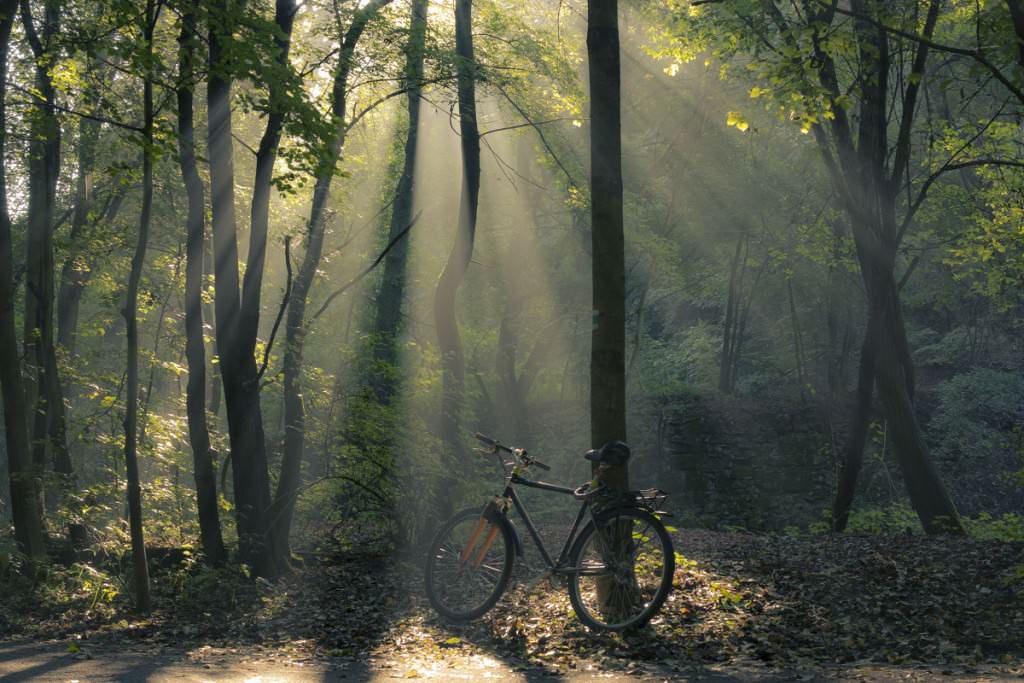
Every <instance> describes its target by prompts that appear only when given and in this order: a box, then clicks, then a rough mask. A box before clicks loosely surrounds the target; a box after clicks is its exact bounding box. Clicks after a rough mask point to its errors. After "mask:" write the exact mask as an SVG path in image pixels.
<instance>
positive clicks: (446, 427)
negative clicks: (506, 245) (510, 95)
mask: <svg viewBox="0 0 1024 683" xmlns="http://www.w3.org/2000/svg"><path fill="white" fill-rule="evenodd" d="M455 52H456V56H457V67H458V68H457V71H458V99H459V133H460V134H461V140H460V143H461V148H462V193H461V198H460V201H459V219H458V225H457V226H456V230H455V240H454V244H453V245H452V250H451V252H450V253H449V255H448V261H447V263H445V266H444V270H442V271H441V276H440V277H439V278H438V280H437V288H436V289H435V290H434V324H435V326H436V328H437V345H438V349H439V351H440V354H441V413H440V432H441V443H442V456H441V470H442V475H441V477H440V480H439V482H438V483H439V486H440V488H439V490H438V492H437V496H436V497H437V502H438V509H439V512H440V513H441V515H442V516H447V515H448V514H450V513H451V511H452V509H453V506H454V503H455V500H454V497H455V492H454V487H455V484H456V478H455V473H456V472H458V471H459V469H460V468H461V466H462V461H463V457H462V456H463V455H464V453H463V448H462V439H461V436H462V435H461V431H462V422H461V412H462V396H463V387H464V385H465V376H466V363H465V358H464V356H463V351H462V340H461V338H460V337H459V322H458V318H457V316H456V300H457V295H458V292H459V286H460V285H461V284H462V280H463V278H464V277H465V275H466V270H467V268H469V261H470V259H471V258H472V256H473V242H474V240H475V238H476V217H477V208H478V205H479V200H480V132H479V129H478V126H477V120H476V71H477V69H476V62H475V57H474V54H473V1H472V0H456V2H455Z"/></svg>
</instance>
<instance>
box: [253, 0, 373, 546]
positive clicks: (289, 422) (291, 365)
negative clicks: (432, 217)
mask: <svg viewBox="0 0 1024 683" xmlns="http://www.w3.org/2000/svg"><path fill="white" fill-rule="evenodd" d="M389 2H391V0H373V1H372V2H369V3H368V4H366V5H365V6H363V7H362V8H360V9H358V10H357V11H356V13H355V15H354V16H353V17H352V23H351V24H350V25H349V27H348V30H347V31H346V32H345V35H344V36H343V38H342V40H341V49H340V53H339V55H338V64H337V67H336V68H335V73H334V85H333V91H332V100H331V116H332V118H333V119H334V124H335V131H336V132H335V135H334V138H333V139H332V140H331V141H330V143H329V144H328V148H327V150H326V155H325V158H324V159H323V160H322V161H323V165H322V166H321V168H320V172H319V173H318V175H317V179H316V185H315V186H314V188H313V200H312V203H311V205H310V210H309V222H308V223H307V226H306V254H305V256H304V257H303V260H302V265H301V267H300V268H299V272H298V274H297V275H296V276H295V282H294V283H293V284H292V293H291V298H290V299H289V300H288V318H287V322H286V323H285V350H284V422H285V435H284V456H283V458H282V460H281V476H280V478H279V479H278V483H277V490H276V492H275V494H274V504H273V508H272V512H271V516H270V520H271V521H270V524H271V533H272V536H273V539H274V544H275V551H276V552H277V554H278V562H279V563H284V564H287V562H288V561H289V559H290V557H291V545H290V540H289V535H290V532H291V525H292V517H293V515H294V512H295V499H296V497H297V496H298V494H299V489H300V487H301V485H302V457H303V451H304V450H305V441H306V411H305V406H304V405H303V401H302V354H303V350H304V347H305V335H306V303H307V300H308V297H309V290H310V288H311V287H312V286H313V280H314V278H315V277H316V272H317V270H318V269H319V267H320V257H321V255H322V254H323V245H324V233H325V228H326V220H327V218H326V215H325V214H326V209H327V202H328V200H329V199H330V194H331V182H332V180H333V179H334V174H335V172H336V168H337V165H338V161H339V160H340V158H341V151H342V149H343V147H344V145H345V136H346V135H347V133H348V128H347V127H346V125H345V108H346V101H347V94H348V93H347V91H348V78H349V74H350V73H351V70H352V65H353V57H354V56H355V49H356V45H358V43H359V39H360V37H362V35H363V31H364V30H365V29H366V24H367V22H369V20H370V19H371V18H373V17H374V16H375V15H376V14H377V13H378V12H379V11H380V9H381V8H382V7H384V6H385V5H387V4H388V3H389Z"/></svg>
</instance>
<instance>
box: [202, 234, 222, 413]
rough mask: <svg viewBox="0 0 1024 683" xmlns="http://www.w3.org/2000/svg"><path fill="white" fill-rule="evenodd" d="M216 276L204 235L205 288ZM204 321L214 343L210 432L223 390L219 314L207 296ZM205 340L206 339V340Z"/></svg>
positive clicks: (211, 247)
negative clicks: (219, 356) (218, 343)
mask: <svg viewBox="0 0 1024 683" xmlns="http://www.w3.org/2000/svg"><path fill="white" fill-rule="evenodd" d="M211 277H215V274H214V266H213V240H212V239H211V238H210V235H209V234H208V233H207V234H204V235H203V288H204V289H205V288H206V286H207V282H208V281H209V278H211ZM203 322H204V323H205V324H207V325H209V327H210V338H211V339H213V345H212V347H211V351H210V364H209V376H210V402H209V406H208V407H207V411H208V413H209V416H210V417H209V425H208V427H209V429H208V432H209V433H214V432H216V431H217V419H218V418H219V417H220V397H221V392H222V386H221V378H220V364H219V363H214V362H213V361H214V356H215V355H216V354H217V316H216V314H215V313H214V307H213V304H212V303H210V301H209V300H208V299H207V298H205V297H204V298H203ZM204 341H205V340H204Z"/></svg>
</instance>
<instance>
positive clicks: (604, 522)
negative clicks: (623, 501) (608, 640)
mask: <svg viewBox="0 0 1024 683" xmlns="http://www.w3.org/2000/svg"><path fill="white" fill-rule="evenodd" d="M634 522H635V523H637V524H638V525H643V526H642V528H643V529H644V531H641V532H637V531H636V530H635V529H636V528H637V527H634V526H632V524H633V523H634ZM625 523H630V539H631V540H630V543H633V541H634V540H635V539H636V536H635V535H636V534H637V533H639V534H640V535H641V536H643V535H644V534H645V533H646V529H648V528H649V529H651V530H652V531H653V533H654V536H655V537H657V539H658V546H659V547H660V562H661V566H660V567H654V566H648V567H646V568H645V569H644V570H643V574H644V575H645V577H646V579H648V580H649V582H650V583H651V584H652V585H651V586H647V585H645V586H643V587H641V586H637V587H636V588H637V589H639V594H640V595H639V596H638V597H642V598H643V603H642V609H640V610H638V611H637V612H636V613H635V614H632V613H631V614H630V615H629V616H628V617H624V618H618V619H617V620H615V621H609V620H608V617H606V616H605V615H602V614H601V613H600V609H595V608H596V607H597V605H595V602H596V603H600V596H599V592H600V591H599V589H598V588H597V587H596V583H597V580H596V579H595V581H594V583H595V586H594V587H591V586H590V583H589V582H587V583H586V584H583V585H581V581H583V580H584V579H585V577H588V576H595V577H596V576H609V578H612V579H614V580H615V581H616V582H618V583H619V585H624V584H625V583H626V581H627V580H628V581H629V582H630V584H631V585H630V586H629V591H633V590H634V588H633V585H632V584H633V583H634V582H636V581H637V576H636V574H637V572H636V562H635V558H634V560H631V561H630V568H629V569H626V568H625V567H623V569H621V570H613V571H612V572H611V573H610V574H604V573H600V574H599V573H588V572H586V571H581V570H582V569H583V568H584V567H585V566H586V567H589V571H590V572H601V566H602V565H605V564H607V562H606V560H605V558H604V557H603V556H602V557H600V558H599V559H596V560H593V561H589V564H585V563H588V558H587V557H585V555H586V554H588V553H589V552H590V551H591V550H593V551H594V552H596V553H597V554H598V555H599V556H600V555H603V553H602V551H600V550H599V548H598V544H599V543H600V540H599V539H600V537H599V536H596V535H597V534H608V533H609V530H610V529H612V528H614V527H615V525H617V524H625ZM640 543H646V541H640ZM638 552H639V546H638V549H637V551H635V552H634V555H636V554H637V553H638ZM569 557H570V562H571V563H572V565H571V566H572V567H575V568H577V570H578V571H576V572H573V573H572V574H570V575H569V581H568V589H569V601H570V602H571V603H572V608H573V611H575V612H576V616H577V617H579V620H580V621H581V622H583V624H584V625H585V626H587V627H588V628H590V629H592V630H595V631H626V630H629V629H634V628H639V627H641V626H643V625H645V624H646V623H647V622H649V621H650V620H651V619H652V618H653V617H654V615H655V614H657V613H658V611H659V610H660V609H661V607H662V605H664V604H665V599H666V598H667V597H668V594H669V593H670V592H671V590H672V576H673V574H674V573H675V550H674V548H673V547H672V538H671V536H669V533H668V530H667V529H665V525H664V524H662V523H661V520H659V519H658V518H657V517H655V516H654V515H653V514H651V513H650V512H647V511H646V510H642V509H640V508H618V509H615V510H612V511H610V512H608V513H606V514H605V515H602V516H601V517H600V526H598V525H595V524H594V522H593V521H591V522H590V523H589V524H587V526H586V527H584V529H583V531H581V532H580V535H579V536H578V537H577V538H576V541H575V543H573V548H572V551H571V553H570V556H569ZM652 559H653V560H655V561H657V558H653V556H652V557H648V556H647V555H646V554H645V555H644V557H643V563H650V562H651V560H652ZM651 588H654V593H653V594H652V595H647V593H649V592H650V590H651ZM622 590H623V591H625V590H626V589H622ZM630 601H631V602H632V601H634V598H631V599H630ZM637 606H638V607H640V606H641V605H637Z"/></svg>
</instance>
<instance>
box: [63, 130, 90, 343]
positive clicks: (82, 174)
mask: <svg viewBox="0 0 1024 683" xmlns="http://www.w3.org/2000/svg"><path fill="white" fill-rule="evenodd" d="M99 132H100V126H99V124H98V123H97V122H95V121H89V120H87V119H82V120H80V121H79V122H78V145H77V148H78V150H77V151H78V178H77V179H76V187H75V207H74V214H73V215H72V217H71V232H70V234H69V235H68V238H69V239H68V241H69V242H70V244H71V253H70V254H69V255H68V257H67V259H65V261H64V265H63V266H62V267H61V272H60V292H59V294H58V296H57V344H58V345H59V346H61V347H62V348H63V349H64V351H65V352H66V353H67V354H68V356H70V357H74V355H75V342H76V341H77V328H78V305H79V302H80V301H81V298H82V292H83V290H84V288H85V281H86V280H87V279H88V273H89V270H88V268H87V266H86V263H85V258H83V254H82V251H83V250H82V249H81V248H79V246H78V245H80V244H81V242H82V240H83V238H84V237H85V230H86V227H87V226H88V224H89V213H90V212H91V211H92V208H93V171H94V168H95V164H96V143H97V141H98V139H99Z"/></svg>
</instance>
